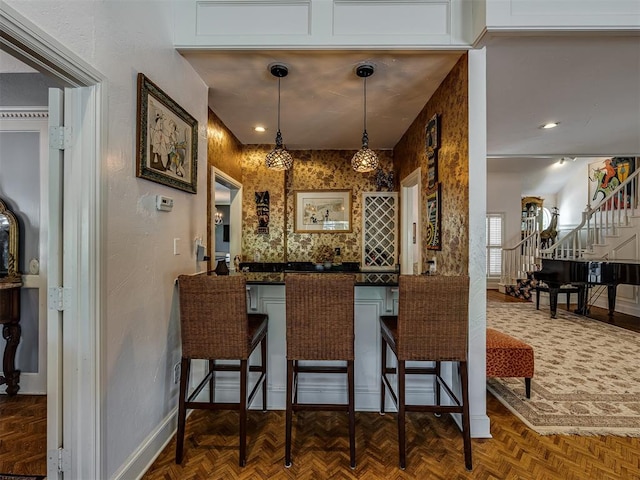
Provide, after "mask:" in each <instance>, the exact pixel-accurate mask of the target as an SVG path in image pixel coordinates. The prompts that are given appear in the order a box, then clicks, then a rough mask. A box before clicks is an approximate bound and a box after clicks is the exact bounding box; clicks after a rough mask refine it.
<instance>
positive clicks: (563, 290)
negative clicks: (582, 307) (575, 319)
mask: <svg viewBox="0 0 640 480" xmlns="http://www.w3.org/2000/svg"><path fill="white" fill-rule="evenodd" d="M535 289H536V310H540V292H547V293H549V287H547V286H544V285H536V286H535ZM579 291H580V289H579V288H578V287H574V286H573V285H563V286H562V287H560V290H559V291H558V295H560V294H561V293H564V294H566V295H567V310H569V309H570V308H571V294H572V293H575V294H577V293H578V292H579Z"/></svg>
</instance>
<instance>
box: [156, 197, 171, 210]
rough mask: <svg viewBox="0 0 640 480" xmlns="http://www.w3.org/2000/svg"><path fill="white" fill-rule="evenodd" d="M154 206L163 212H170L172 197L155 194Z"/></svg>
mask: <svg viewBox="0 0 640 480" xmlns="http://www.w3.org/2000/svg"><path fill="white" fill-rule="evenodd" d="M156 208H157V209H158V210H162V211H163V212H170V211H171V209H173V198H171V197H163V196H162V195H156Z"/></svg>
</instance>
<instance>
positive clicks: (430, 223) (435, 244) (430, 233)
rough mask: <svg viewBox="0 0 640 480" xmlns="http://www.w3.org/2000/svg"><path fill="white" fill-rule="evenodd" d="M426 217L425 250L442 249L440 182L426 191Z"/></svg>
mask: <svg viewBox="0 0 640 480" xmlns="http://www.w3.org/2000/svg"><path fill="white" fill-rule="evenodd" d="M426 209H427V214H426V217H425V218H426V219H427V237H426V241H425V243H426V245H427V250H442V242H441V237H440V184H439V183H438V184H436V186H435V188H434V189H433V190H430V191H429V192H427V202H426Z"/></svg>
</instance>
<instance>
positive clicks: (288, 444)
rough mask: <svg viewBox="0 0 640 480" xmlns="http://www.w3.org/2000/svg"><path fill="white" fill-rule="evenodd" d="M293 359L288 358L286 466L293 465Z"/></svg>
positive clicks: (285, 437)
mask: <svg viewBox="0 0 640 480" xmlns="http://www.w3.org/2000/svg"><path fill="white" fill-rule="evenodd" d="M292 390H293V360H287V406H286V409H287V410H286V416H285V423H286V425H285V436H284V466H285V467H287V468H289V467H290V466H291V423H292V420H293V418H292V417H293V405H292V400H293V398H292V396H293V392H292Z"/></svg>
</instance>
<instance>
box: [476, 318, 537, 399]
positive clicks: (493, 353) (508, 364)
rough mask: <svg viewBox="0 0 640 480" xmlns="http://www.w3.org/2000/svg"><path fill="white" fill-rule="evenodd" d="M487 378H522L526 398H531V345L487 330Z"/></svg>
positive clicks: (504, 334)
mask: <svg viewBox="0 0 640 480" xmlns="http://www.w3.org/2000/svg"><path fill="white" fill-rule="evenodd" d="M487 377H524V384H525V391H526V394H527V398H531V378H532V377H533V348H532V347H531V345H528V344H526V343H524V342H522V341H520V340H518V339H517V338H513V337H512V336H510V335H507V334H506V333H502V332H499V331H498V330H494V329H493V328H487Z"/></svg>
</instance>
